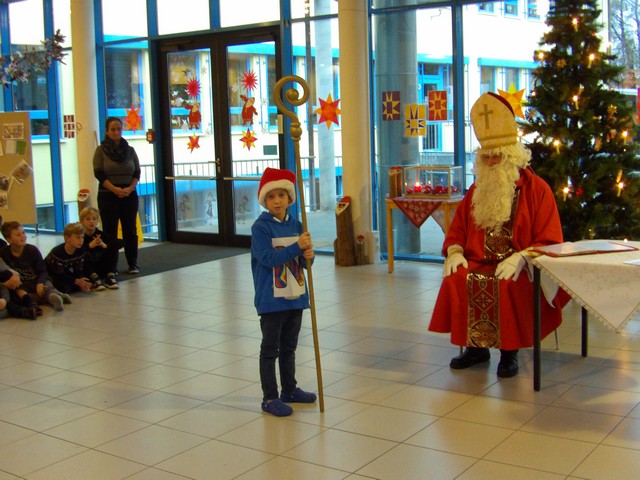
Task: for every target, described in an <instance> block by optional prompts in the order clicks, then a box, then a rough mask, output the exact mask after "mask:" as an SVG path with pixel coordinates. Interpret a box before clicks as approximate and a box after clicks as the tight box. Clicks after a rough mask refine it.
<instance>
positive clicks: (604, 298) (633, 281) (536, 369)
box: [531, 240, 640, 391]
mask: <svg viewBox="0 0 640 480" xmlns="http://www.w3.org/2000/svg"><path fill="white" fill-rule="evenodd" d="M611 241H612V242H619V241H615V240H611ZM626 244H627V245H630V246H632V247H636V248H639V249H640V242H626ZM633 260H637V261H638V263H639V264H637V265H632V264H628V263H625V262H626V261H633ZM531 263H532V264H533V266H534V267H535V268H534V325H533V328H534V345H533V387H534V390H536V391H539V390H540V340H541V339H540V302H541V301H543V302H544V301H547V300H546V299H547V298H553V297H554V295H555V292H556V291H557V288H558V287H560V288H562V289H563V290H565V291H566V292H567V293H568V294H569V295H570V296H571V298H573V299H574V300H575V301H576V302H577V303H578V304H579V305H580V306H582V355H583V356H585V357H586V356H587V316H588V314H591V315H592V316H594V317H595V318H597V319H598V320H600V321H601V322H602V323H604V324H605V325H606V326H607V327H609V328H611V329H612V330H614V331H616V332H618V331H620V330H622V329H623V328H624V326H625V325H626V323H627V322H628V321H629V320H631V319H632V318H633V317H634V316H635V315H636V314H637V313H638V310H639V309H640V250H630V251H625V252H613V253H594V254H587V255H574V256H567V257H551V256H547V255H542V256H539V257H536V258H533V259H532V261H531ZM541 292H543V293H544V295H541Z"/></svg>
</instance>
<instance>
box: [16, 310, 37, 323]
mask: <svg viewBox="0 0 640 480" xmlns="http://www.w3.org/2000/svg"><path fill="white" fill-rule="evenodd" d="M20 316H21V317H22V318H26V319H27V320H35V319H36V318H38V310H36V308H34V307H21V308H20Z"/></svg>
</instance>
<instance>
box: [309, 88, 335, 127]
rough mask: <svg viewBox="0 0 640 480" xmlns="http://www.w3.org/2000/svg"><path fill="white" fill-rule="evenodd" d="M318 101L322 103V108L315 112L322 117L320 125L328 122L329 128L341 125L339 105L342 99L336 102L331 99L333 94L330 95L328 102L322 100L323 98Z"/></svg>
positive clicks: (319, 120)
mask: <svg viewBox="0 0 640 480" xmlns="http://www.w3.org/2000/svg"><path fill="white" fill-rule="evenodd" d="M318 100H319V101H320V108H318V109H316V110H314V111H313V112H314V113H317V114H318V115H320V118H319V119H318V124H320V123H322V122H327V128H331V124H332V123H335V124H336V125H340V123H339V122H338V115H340V109H339V108H338V104H339V103H340V99H338V100H336V101H335V102H334V101H333V98H331V94H329V95H328V96H327V100H322V99H321V98H318Z"/></svg>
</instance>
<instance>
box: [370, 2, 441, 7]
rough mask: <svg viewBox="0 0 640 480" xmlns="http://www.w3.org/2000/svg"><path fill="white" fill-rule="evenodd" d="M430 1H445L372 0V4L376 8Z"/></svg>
mask: <svg viewBox="0 0 640 480" xmlns="http://www.w3.org/2000/svg"><path fill="white" fill-rule="evenodd" d="M430 3H443V2H441V1H440V0H372V2H371V6H372V7H373V8H374V9H375V8H378V9H380V8H385V7H407V6H419V5H429V4H430Z"/></svg>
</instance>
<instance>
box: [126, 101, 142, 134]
mask: <svg viewBox="0 0 640 480" xmlns="http://www.w3.org/2000/svg"><path fill="white" fill-rule="evenodd" d="M138 110H139V108H135V107H134V106H133V105H131V108H130V109H129V110H127V109H125V112H127V116H126V117H125V119H124V123H125V130H133V131H134V132H135V131H137V130H142V125H141V124H140V122H141V121H142V117H141V116H140V115H138Z"/></svg>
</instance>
